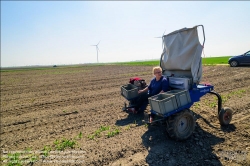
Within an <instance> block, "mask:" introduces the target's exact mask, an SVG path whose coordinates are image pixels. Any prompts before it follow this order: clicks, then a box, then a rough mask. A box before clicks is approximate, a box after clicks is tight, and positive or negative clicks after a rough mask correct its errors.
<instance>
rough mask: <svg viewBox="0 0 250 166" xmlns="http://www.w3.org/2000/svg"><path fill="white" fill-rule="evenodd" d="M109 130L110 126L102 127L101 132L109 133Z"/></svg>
mask: <svg viewBox="0 0 250 166" xmlns="http://www.w3.org/2000/svg"><path fill="white" fill-rule="evenodd" d="M109 129H110V127H109V126H101V127H100V130H101V131H107V130H109Z"/></svg>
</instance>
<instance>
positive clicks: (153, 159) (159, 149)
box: [142, 124, 224, 166]
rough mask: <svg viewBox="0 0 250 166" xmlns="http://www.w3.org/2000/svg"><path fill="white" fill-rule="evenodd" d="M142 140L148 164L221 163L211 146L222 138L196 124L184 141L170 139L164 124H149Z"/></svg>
mask: <svg viewBox="0 0 250 166" xmlns="http://www.w3.org/2000/svg"><path fill="white" fill-rule="evenodd" d="M142 142H143V145H144V146H145V147H146V148H147V149H148V156H147V157H146V162H147V163H148V164H149V165H150V166H166V165H167V166H177V165H182V166H183V165H197V166H200V165H214V166H220V165H222V164H221V162H220V161H219V160H218V157H217V156H216V155H215V154H214V153H213V152H212V151H213V149H212V146H213V145H216V144H219V143H221V142H224V139H223V138H219V137H216V136H214V135H213V134H211V133H208V132H206V131H204V130H202V129H201V127H200V126H199V125H198V124H197V125H196V129H195V131H194V133H193V135H192V136H191V137H190V138H189V139H188V140H185V141H175V140H172V139H170V138H169V137H168V136H167V134H166V131H165V126H162V125H160V126H150V127H149V129H148V131H147V132H146V133H145V134H143V136H142Z"/></svg>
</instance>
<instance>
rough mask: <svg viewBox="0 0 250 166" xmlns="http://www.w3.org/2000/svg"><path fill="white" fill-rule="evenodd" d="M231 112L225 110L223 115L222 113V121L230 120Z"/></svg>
mask: <svg viewBox="0 0 250 166" xmlns="http://www.w3.org/2000/svg"><path fill="white" fill-rule="evenodd" d="M231 116H232V115H231V113H230V112H225V113H224V115H223V119H224V121H226V122H228V121H230V120H231Z"/></svg>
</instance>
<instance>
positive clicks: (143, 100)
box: [132, 92, 151, 111]
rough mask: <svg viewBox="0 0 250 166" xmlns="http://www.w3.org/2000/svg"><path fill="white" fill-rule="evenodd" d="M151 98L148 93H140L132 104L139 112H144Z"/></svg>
mask: <svg viewBox="0 0 250 166" xmlns="http://www.w3.org/2000/svg"><path fill="white" fill-rule="evenodd" d="M149 97H151V95H149V94H148V92H144V93H140V94H139V96H138V97H137V98H136V99H135V100H134V101H132V102H133V103H132V104H134V105H136V107H137V109H138V110H139V111H144V110H145V109H146V108H147V105H148V98H149Z"/></svg>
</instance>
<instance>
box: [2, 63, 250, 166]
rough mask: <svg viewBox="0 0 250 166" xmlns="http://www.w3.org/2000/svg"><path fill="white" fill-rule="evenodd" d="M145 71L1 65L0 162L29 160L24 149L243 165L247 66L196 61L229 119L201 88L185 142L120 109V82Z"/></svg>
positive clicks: (155, 165)
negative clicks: (223, 119)
mask: <svg viewBox="0 0 250 166" xmlns="http://www.w3.org/2000/svg"><path fill="white" fill-rule="evenodd" d="M151 70H152V66H116V65H107V66H82V67H68V68H60V67H58V68H50V69H49V68H48V69H46V70H13V71H12V72H1V144H0V146H1V155H2V158H5V160H4V161H3V162H5V163H4V164H7V162H10V160H11V157H10V156H11V155H12V156H14V155H15V154H20V156H19V159H17V160H18V161H20V162H21V161H26V162H31V158H30V157H29V156H27V154H29V155H30V156H32V155H33V156H37V158H36V159H34V160H33V161H34V165H114V166H116V165H126V166H127V165H150V166H177V165H181V166H182V165H197V166H201V165H206V166H207V165H214V166H218V165H229V166H234V165H250V95H249V93H250V74H249V73H250V68H249V67H237V68H230V67H228V66H205V67H203V82H209V83H210V84H212V85H214V90H215V91H216V92H218V93H219V94H220V95H221V96H222V99H223V107H230V108H231V109H232V110H233V119H232V121H231V124H230V125H229V126H226V127H224V126H223V127H222V126H220V124H219V121H218V118H217V100H216V98H215V96H214V95H211V94H207V95H205V96H204V97H202V98H201V101H200V102H197V103H195V104H194V105H193V106H192V107H191V110H192V111H193V112H194V113H195V118H196V128H195V132H194V133H193V135H192V136H191V137H190V138H189V139H188V140H185V141H175V140H172V139H170V138H169V137H168V135H167V133H166V131H165V127H166V126H165V125H164V124H157V125H154V126H147V125H145V124H143V123H142V119H143V114H136V115H134V114H128V113H126V112H123V111H122V107H123V103H124V101H126V100H125V99H124V98H123V97H122V96H121V95H120V87H121V86H122V85H124V84H127V83H128V80H129V78H130V77H133V76H139V77H141V78H144V79H145V80H146V82H147V83H149V82H150V80H151V78H152V77H153V76H152V74H151ZM149 110H150V107H149V106H148V107H147V111H149ZM63 138H64V141H62V140H63ZM63 143H65V144H63ZM74 143H75V144H74ZM63 145H65V146H64V147H63ZM71 145H72V148H71V147H69V146H71ZM44 148H45V149H50V150H51V152H50V153H49V154H48V155H47V157H42V154H40V153H39V154H38V153H35V152H37V151H40V152H41V153H42V152H45V150H44ZM64 148H65V149H64ZM63 149H64V150H63ZM25 150H26V152H25V154H26V156H24V151H25ZM18 151H19V152H18ZM48 151H49V150H48ZM60 152H61V153H60ZM7 153H9V155H10V156H9V157H6V156H7ZM21 156H24V157H27V158H26V159H21ZM12 159H13V158H12ZM13 160H14V159H13ZM23 165H25V164H24V163H23Z"/></svg>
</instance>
